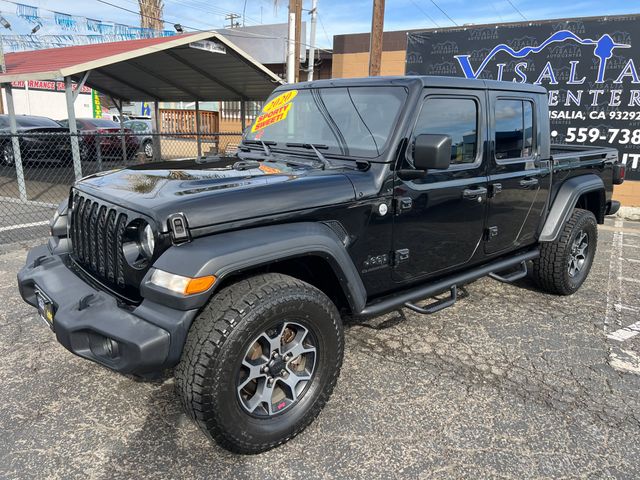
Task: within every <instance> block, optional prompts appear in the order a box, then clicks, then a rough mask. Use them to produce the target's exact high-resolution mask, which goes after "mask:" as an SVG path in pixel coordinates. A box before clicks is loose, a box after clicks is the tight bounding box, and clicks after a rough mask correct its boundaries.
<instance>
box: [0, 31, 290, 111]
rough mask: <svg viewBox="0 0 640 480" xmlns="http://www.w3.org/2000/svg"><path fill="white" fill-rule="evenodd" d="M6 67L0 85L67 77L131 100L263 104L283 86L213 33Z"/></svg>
mask: <svg viewBox="0 0 640 480" xmlns="http://www.w3.org/2000/svg"><path fill="white" fill-rule="evenodd" d="M212 50H214V51H212ZM5 62H6V73H5V74H0V83H9V82H14V81H28V80H55V79H59V78H65V77H70V78H73V79H74V80H76V81H78V82H81V81H82V80H83V79H84V80H85V83H84V84H85V85H87V86H89V87H91V88H93V89H95V90H98V91H100V92H103V93H105V94H107V95H110V96H112V97H113V98H118V99H121V100H130V101H173V102H175V101H199V100H221V101H225V100H226V101H233V100H263V99H265V98H267V96H268V95H269V94H270V93H271V91H272V90H273V89H274V88H275V87H277V86H278V85H280V84H282V83H283V81H282V80H281V79H280V78H279V77H278V76H277V75H276V74H275V73H273V72H272V71H270V70H269V69H267V68H266V67H265V66H263V65H262V64H260V63H258V62H257V61H256V60H254V59H253V58H251V56H249V55H248V54H247V53H246V52H244V51H242V50H241V49H239V48H238V47H237V46H235V45H234V44H233V43H232V42H230V41H229V40H228V39H226V38H225V37H224V36H222V35H220V34H218V33H216V32H202V33H187V34H182V35H175V36H172V37H159V38H149V39H141V40H130V41H124V42H112V43H101V44H94V45H80V46H73V47H63V48H53V49H47V50H35V51H28V52H17V53H9V54H7V55H6V56H5ZM87 72H89V73H88V75H86V74H87ZM85 75H86V77H85Z"/></svg>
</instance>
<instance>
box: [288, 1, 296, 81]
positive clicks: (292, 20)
mask: <svg viewBox="0 0 640 480" xmlns="http://www.w3.org/2000/svg"><path fill="white" fill-rule="evenodd" d="M295 4H296V0H289V20H288V21H289V35H288V38H287V83H294V82H295V81H296V74H295V63H296V61H295V58H296V13H295Z"/></svg>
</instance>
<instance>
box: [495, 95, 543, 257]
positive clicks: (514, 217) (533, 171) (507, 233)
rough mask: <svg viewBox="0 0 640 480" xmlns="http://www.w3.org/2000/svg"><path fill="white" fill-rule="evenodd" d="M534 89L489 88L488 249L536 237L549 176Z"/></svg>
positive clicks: (516, 244) (522, 243)
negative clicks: (542, 155)
mask: <svg viewBox="0 0 640 480" xmlns="http://www.w3.org/2000/svg"><path fill="white" fill-rule="evenodd" d="M537 98H538V96H537V95H536V94H527V93H523V92H499V91H490V92H489V99H490V100H489V104H490V105H491V108H490V109H489V110H490V118H491V129H490V136H491V140H492V141H491V145H492V149H491V152H490V155H489V156H490V159H489V192H490V198H489V211H488V216H487V241H486V242H485V252H486V253H487V254H496V253H500V252H502V251H507V250H510V249H515V248H519V247H521V246H525V245H528V244H531V243H533V242H535V239H536V234H537V230H538V228H539V226H540V224H541V222H542V216H543V214H544V209H545V205H546V201H547V197H548V194H549V193H548V192H549V186H550V181H551V176H550V168H549V167H550V165H549V162H548V160H543V159H541V158H540V151H539V146H540V144H541V139H540V138H539V135H541V133H542V132H541V129H539V128H538V125H539V124H540V123H541V122H547V121H548V119H546V118H540V113H541V112H538V111H537V108H536V105H537V103H536V100H537Z"/></svg>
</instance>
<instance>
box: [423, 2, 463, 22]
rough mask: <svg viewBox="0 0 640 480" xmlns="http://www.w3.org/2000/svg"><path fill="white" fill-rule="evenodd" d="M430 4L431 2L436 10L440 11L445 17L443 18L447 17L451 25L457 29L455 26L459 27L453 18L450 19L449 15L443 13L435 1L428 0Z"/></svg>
mask: <svg viewBox="0 0 640 480" xmlns="http://www.w3.org/2000/svg"><path fill="white" fill-rule="evenodd" d="M430 2H431V3H433V4H434V5H435V6H436V8H437V9H438V10H440V11H441V12H442V13H443V14H444V16H445V17H447V18H448V19H449V20H450V21H451V23H453V24H454V25H455V26H456V27H457V26H459V25H458V24H457V23H456V21H455V20H454V19H453V18H451V17H450V16H449V14H448V13H447V12H445V11H444V10H443V9H442V8H440V5H438V4H437V3H436V2H435V0H430Z"/></svg>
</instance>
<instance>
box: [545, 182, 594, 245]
mask: <svg viewBox="0 0 640 480" xmlns="http://www.w3.org/2000/svg"><path fill="white" fill-rule="evenodd" d="M594 191H602V193H603V194H604V192H605V188H604V182H603V181H602V178H600V177H598V176H597V175H595V174H593V173H589V174H587V175H580V176H577V177H573V178H570V179H568V180H566V181H565V182H564V183H563V184H562V186H561V187H560V190H559V191H558V194H557V195H556V198H555V200H554V201H553V204H552V205H551V209H550V210H549V214H548V215H547V219H546V221H545V223H544V227H543V228H542V233H540V241H541V242H553V241H554V240H555V239H556V238H558V235H559V234H560V230H561V229H562V226H563V225H564V223H565V222H566V221H567V219H568V218H569V216H570V215H571V212H572V211H573V209H574V207H575V206H576V204H577V203H578V199H579V198H580V197H581V196H582V195H584V194H585V193H589V192H594Z"/></svg>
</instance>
